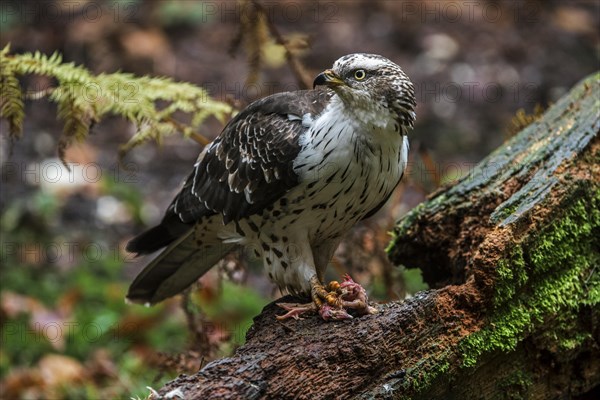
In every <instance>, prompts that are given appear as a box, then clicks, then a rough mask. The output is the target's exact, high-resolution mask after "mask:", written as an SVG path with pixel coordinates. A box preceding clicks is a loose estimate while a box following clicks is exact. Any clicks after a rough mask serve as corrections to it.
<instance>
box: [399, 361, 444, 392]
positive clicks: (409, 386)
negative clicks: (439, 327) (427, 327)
mask: <svg viewBox="0 0 600 400" xmlns="http://www.w3.org/2000/svg"><path fill="white" fill-rule="evenodd" d="M448 359H449V355H448V354H447V353H443V354H442V355H441V356H436V357H426V358H423V359H422V360H420V361H419V362H417V363H415V364H414V366H413V367H412V368H409V369H407V370H406V374H405V375H404V378H403V380H402V384H401V385H400V386H401V387H402V389H403V390H402V391H403V393H412V392H414V393H418V392H420V391H421V390H423V389H425V388H428V387H429V386H430V385H431V384H432V383H433V381H434V380H435V379H436V378H437V377H438V376H440V375H442V374H444V373H445V372H448V370H449V369H450V362H449V361H448Z"/></svg>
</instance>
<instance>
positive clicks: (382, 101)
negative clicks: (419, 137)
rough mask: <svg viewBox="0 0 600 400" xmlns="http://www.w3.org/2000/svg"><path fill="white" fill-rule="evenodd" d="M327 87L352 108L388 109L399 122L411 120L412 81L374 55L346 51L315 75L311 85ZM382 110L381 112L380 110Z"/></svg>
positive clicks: (389, 63)
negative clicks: (327, 67) (344, 54)
mask: <svg viewBox="0 0 600 400" xmlns="http://www.w3.org/2000/svg"><path fill="white" fill-rule="evenodd" d="M319 85H323V86H327V87H329V88H331V89H332V90H333V91H335V92H336V93H337V94H338V96H339V97H340V98H341V99H342V101H344V103H347V104H349V105H351V106H352V107H353V108H354V109H364V110H373V111H378V110H388V111H387V112H389V113H390V114H391V115H392V116H393V118H394V119H397V120H398V121H399V122H400V123H401V124H402V125H404V126H407V127H412V125H413V123H414V120H415V112H414V109H415V106H416V102H415V92H414V88H413V84H412V82H411V81H410V79H409V78H408V76H406V74H405V73H404V72H403V71H402V69H401V68H400V67H399V66H398V65H396V64H395V63H393V62H392V61H390V60H388V59H387V58H385V57H382V56H380V55H376V54H363V53H356V54H349V55H347V56H344V57H341V58H339V59H338V60H337V61H336V62H335V63H334V64H333V68H331V69H327V70H325V71H323V72H322V73H320V74H319V75H317V77H316V78H315V81H314V83H313V88H314V87H316V86H319ZM383 112H385V111H383Z"/></svg>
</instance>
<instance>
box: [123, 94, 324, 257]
mask: <svg viewBox="0 0 600 400" xmlns="http://www.w3.org/2000/svg"><path fill="white" fill-rule="evenodd" d="M331 94H332V93H331V92H330V91H321V90H310V91H297V92H286V93H279V94H275V95H272V96H269V97H266V98H264V99H261V100H258V101H256V102H254V103H252V104H250V105H249V106H248V107H246V108H245V109H244V110H243V111H241V112H240V113H239V114H237V115H236V116H235V117H234V118H233V119H232V120H231V121H230V122H229V123H228V124H227V126H226V127H225V128H224V129H223V132H221V134H220V135H219V136H218V137H217V138H216V139H215V140H214V141H213V142H212V143H211V144H210V145H208V146H207V148H206V149H205V150H204V151H203V153H202V154H201V156H200V157H199V160H198V162H197V163H196V165H195V167H194V170H193V171H192V173H191V174H190V175H189V177H188V179H187V180H186V182H185V184H184V186H183V188H182V190H181V191H180V192H179V194H178V195H177V196H176V197H175V199H174V200H173V202H172V203H171V206H170V207H169V209H168V210H167V212H166V214H165V217H164V219H163V221H162V222H161V224H160V225H158V226H156V227H155V228H152V229H151V230H149V231H148V232H146V233H143V234H142V235H140V236H138V237H136V238H134V239H133V240H132V241H131V242H130V243H129V245H128V250H130V251H133V252H137V253H148V252H152V251H155V250H157V249H158V248H160V247H164V246H165V245H167V244H168V243H170V242H172V241H173V240H175V239H176V238H177V237H179V236H180V235H182V234H183V233H185V232H186V231H187V230H189V228H190V226H192V225H193V224H194V223H195V222H197V221H198V220H199V219H201V218H202V217H205V216H209V215H214V214H222V215H223V223H225V224H226V223H228V222H230V221H235V220H239V219H240V218H244V217H247V216H250V215H253V214H256V213H259V212H262V210H263V209H265V208H266V207H268V206H269V205H271V204H272V203H273V202H275V201H276V200H277V199H279V198H280V197H281V196H282V195H283V194H284V193H286V192H287V191H289V190H290V189H292V188H293V187H294V186H296V185H297V184H298V176H297V175H296V173H295V172H294V170H293V163H294V160H295V159H296V157H297V156H298V153H299V152H300V149H301V146H300V144H299V138H300V136H301V134H302V133H303V132H304V131H305V130H306V129H307V126H306V124H304V123H303V120H302V119H303V116H305V115H306V114H311V116H313V117H314V116H316V115H318V114H320V113H321V111H322V110H323V108H324V107H325V105H326V104H327V101H328V100H329V98H330V97H331ZM152 230H155V232H154V233H152ZM145 234H148V235H147V236H146V237H143V236H144V235H145ZM159 235H160V236H161V237H160V238H158V236H159ZM138 238H139V239H138ZM142 239H143V240H142ZM144 241H147V242H148V243H153V244H154V245H153V246H151V247H152V248H150V246H145V245H144V243H143V242H144ZM157 246H159V247H157Z"/></svg>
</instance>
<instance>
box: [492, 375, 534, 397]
mask: <svg viewBox="0 0 600 400" xmlns="http://www.w3.org/2000/svg"><path fill="white" fill-rule="evenodd" d="M532 383H533V381H532V379H531V376H529V374H526V373H525V372H523V371H515V372H513V373H512V374H510V375H509V376H507V377H506V378H505V379H503V380H502V381H500V382H499V383H498V384H497V385H496V397H495V398H496V399H498V400H501V399H502V400H509V399H510V400H517V399H528V398H530V396H529V388H530V387H531V385H532Z"/></svg>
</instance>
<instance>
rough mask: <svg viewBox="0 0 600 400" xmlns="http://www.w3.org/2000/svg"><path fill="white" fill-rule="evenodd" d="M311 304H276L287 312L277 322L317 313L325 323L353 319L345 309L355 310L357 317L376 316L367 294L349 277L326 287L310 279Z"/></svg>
mask: <svg viewBox="0 0 600 400" xmlns="http://www.w3.org/2000/svg"><path fill="white" fill-rule="evenodd" d="M311 285H313V289H312V298H313V302H311V303H307V304H299V303H277V305H278V306H279V307H281V308H283V309H284V310H286V311H287V313H285V314H284V315H278V316H277V319H278V320H280V321H281V320H285V319H288V318H294V319H296V320H298V319H302V316H304V315H305V314H309V313H314V312H316V311H318V313H319V315H320V316H321V318H323V319H324V320H325V321H339V320H344V319H351V318H353V317H352V315H350V314H348V312H347V311H346V310H347V309H352V310H355V312H356V313H357V314H358V315H368V314H377V312H378V311H377V309H376V308H374V307H371V306H369V299H368V297H367V292H366V291H365V289H364V288H363V287H362V286H361V285H360V284H358V283H356V282H354V281H353V280H352V278H350V276H349V275H347V274H346V275H345V276H344V281H343V282H342V283H338V282H336V281H332V282H330V283H329V284H328V285H327V287H326V288H325V287H323V285H322V284H321V283H320V282H319V281H318V279H317V278H316V277H315V278H314V281H313V280H312V279H311Z"/></svg>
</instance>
